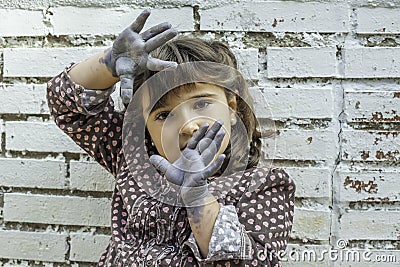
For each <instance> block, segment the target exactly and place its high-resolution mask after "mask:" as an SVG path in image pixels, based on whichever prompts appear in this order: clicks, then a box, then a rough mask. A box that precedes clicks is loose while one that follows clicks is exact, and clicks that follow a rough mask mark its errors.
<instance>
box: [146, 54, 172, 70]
mask: <svg viewBox="0 0 400 267" xmlns="http://www.w3.org/2000/svg"><path fill="white" fill-rule="evenodd" d="M177 65H178V63H176V62H174V61H165V60H161V59H158V58H154V57H151V56H149V57H148V59H147V65H146V67H147V69H149V70H151V71H161V70H164V69H167V68H170V67H176V66H177Z"/></svg>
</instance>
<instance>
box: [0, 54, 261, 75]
mask: <svg viewBox="0 0 400 267" xmlns="http://www.w3.org/2000/svg"><path fill="white" fill-rule="evenodd" d="M105 49H107V47H87V48H84V47H80V48H6V49H4V77H53V76H55V75H57V74H58V73H60V72H61V71H62V70H63V69H64V68H65V66H66V65H68V64H69V63H71V62H80V61H83V60H85V59H86V58H88V57H89V56H91V55H94V54H97V53H99V52H101V51H104V50H105ZM234 53H235V55H236V57H237V60H238V65H239V69H240V71H241V72H242V74H243V76H244V77H245V78H247V79H258V50H257V49H235V50H234ZM37 66H41V67H40V68H38V67H37Z"/></svg>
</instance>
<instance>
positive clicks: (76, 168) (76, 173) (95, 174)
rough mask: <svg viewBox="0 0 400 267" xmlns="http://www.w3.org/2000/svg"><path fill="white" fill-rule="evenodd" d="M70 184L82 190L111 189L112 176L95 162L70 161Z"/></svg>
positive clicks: (112, 186) (112, 185) (112, 184)
mask: <svg viewBox="0 0 400 267" xmlns="http://www.w3.org/2000/svg"><path fill="white" fill-rule="evenodd" d="M70 179H71V183H70V186H71V188H73V189H78V190H84V191H102V192H103V191H112V190H113V189H114V183H113V182H114V179H115V178H114V176H112V175H111V174H110V173H109V172H107V170H106V169H105V168H103V167H102V166H101V165H100V164H98V163H97V162H79V161H75V160H72V161H71V162H70Z"/></svg>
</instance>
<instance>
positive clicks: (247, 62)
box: [232, 48, 258, 80]
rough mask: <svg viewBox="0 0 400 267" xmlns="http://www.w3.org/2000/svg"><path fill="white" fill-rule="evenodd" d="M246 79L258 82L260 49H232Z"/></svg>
mask: <svg viewBox="0 0 400 267" xmlns="http://www.w3.org/2000/svg"><path fill="white" fill-rule="evenodd" d="M232 52H233V53H234V54H235V57H236V59H237V62H238V69H239V71H240V72H241V74H242V75H243V77H244V78H245V79H251V80H258V49H255V48H249V49H232Z"/></svg>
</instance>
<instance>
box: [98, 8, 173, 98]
mask: <svg viewBox="0 0 400 267" xmlns="http://www.w3.org/2000/svg"><path fill="white" fill-rule="evenodd" d="M149 16H150V11H149V10H144V11H143V12H142V13H141V14H140V15H139V16H138V17H137V18H136V20H135V21H134V22H133V23H132V24H131V25H130V26H129V27H128V28H126V29H125V30H123V31H122V32H121V33H120V34H119V36H118V37H117V39H116V40H115V42H114V43H113V46H112V47H111V48H109V49H108V51H107V53H106V55H105V56H104V58H103V61H104V63H105V65H106V66H107V68H108V69H109V70H110V71H111V72H112V74H113V76H114V77H119V78H120V80H121V97H122V101H123V102H124V104H128V103H129V101H130V100H131V98H132V95H133V82H134V79H135V76H136V75H138V74H139V73H140V72H142V71H144V70H145V69H149V70H152V71H160V70H163V69H165V68H168V67H171V66H176V65H177V63H176V62H170V61H163V60H159V59H156V58H152V57H151V56H150V55H149V53H150V52H151V51H153V50H154V49H156V48H157V47H159V46H161V45H163V44H164V43H166V42H167V41H169V40H171V39H172V38H174V37H175V36H176V35H177V31H176V30H174V29H171V24H169V23H166V22H165V23H161V24H158V25H156V26H154V27H152V28H150V29H148V30H146V31H144V32H142V33H140V34H139V32H140V31H141V30H142V29H143V27H144V24H145V22H146V20H147V18H148V17H149Z"/></svg>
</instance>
